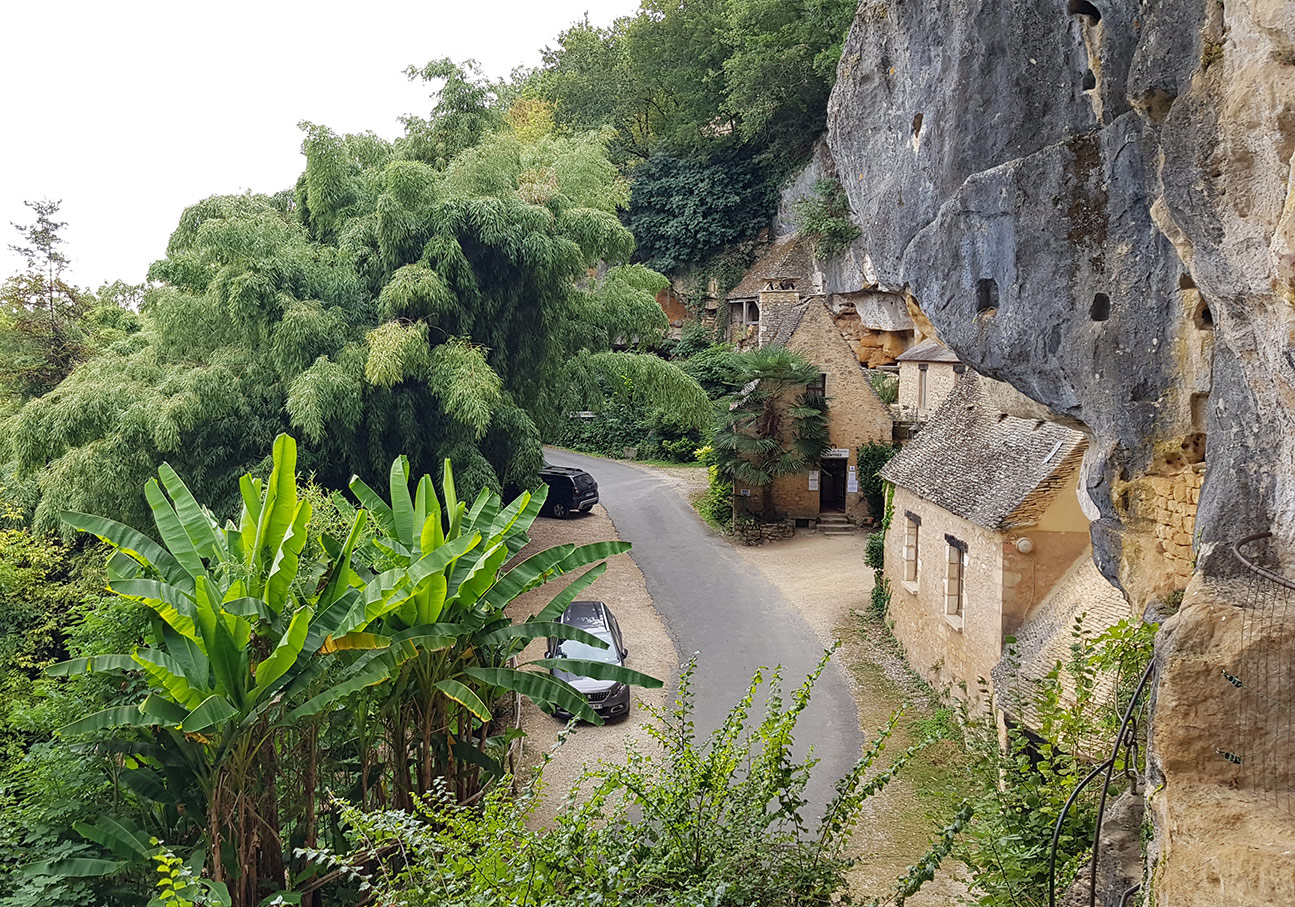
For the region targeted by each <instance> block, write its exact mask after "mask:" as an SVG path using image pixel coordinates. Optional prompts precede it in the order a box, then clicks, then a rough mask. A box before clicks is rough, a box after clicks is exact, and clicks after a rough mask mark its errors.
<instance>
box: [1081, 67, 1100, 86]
mask: <svg viewBox="0 0 1295 907" xmlns="http://www.w3.org/2000/svg"><path fill="white" fill-rule="evenodd" d="M1079 84H1080V87H1081V88H1083V89H1084V91H1092V90H1093V89H1094V88H1096V87H1097V76H1095V75H1093V71H1092V70H1091V69H1090V70H1088V72H1086V73H1084V78H1083V81H1082V82H1080V83H1079Z"/></svg>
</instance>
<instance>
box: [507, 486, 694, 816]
mask: <svg viewBox="0 0 1295 907" xmlns="http://www.w3.org/2000/svg"><path fill="white" fill-rule="evenodd" d="M530 535H531V544H530V545H529V546H527V548H526V549H525V550H524V551H523V552H522V556H523V557H529V556H530V554H532V553H534V551H539V550H542V549H544V548H551V547H553V546H554V545H561V544H565V543H568V542H569V543H573V544H577V545H583V544H586V543H589V542H599V541H608V540H611V539H615V538H618V536H617V535H616V530H615V527H613V526H612V521H611V520H610V519H609V518H608V516H607V511H605V510H604V509H603V508H602V505H595V506H594V508H593V510H591V511H590V512H589V513H585V514H577V515H576V516H573V517H571V518H569V519H565V520H555V519H550V518H548V517H540V518H539V519H537V520H536V521H535V523H534V525H533V526H532V527H531V532H530ZM565 585H566V580H565V578H563V577H558V578H557V579H553V580H550V581H549V582H548V583H546V584H545V585H543V586H541V587H540V588H539V589H536V590H534V591H532V592H529V593H527V594H526V595H524V596H522V597H521V598H519V599H517V600H516V601H515V602H513V603H512V605H510V606H509V608H508V613H509V614H510V616H512V617H513V618H514V619H515V620H524V619H525V618H526V617H528V616H529V615H531V614H535V613H537V612H538V611H539V610H540V609H541V608H543V607H544V606H545V605H546V604H548V603H549V601H550V600H551V599H552V598H553V596H555V595H556V594H557V593H558V592H559V591H560V590H561V589H562V588H563V587H564V586H565ZM580 598H581V599H596V600H599V601H603V602H606V603H607V605H608V607H610V608H611V609H612V612H613V613H614V614H615V615H616V619H617V620H618V621H619V622H620V625H621V632H622V633H623V634H624V637H625V646H626V648H628V649H629V653H630V654H629V657H628V658H626V660H625V662H626V665H627V667H630V668H633V669H634V670H636V671H642V672H643V673H645V674H650V675H651V676H653V677H656V678H659V679H661V680H664V681H665V683H666V685H665V687H664V688H662V689H659V690H643V689H639V688H637V687H636V688H634V689H633V693H632V696H633V700H632V702H631V705H630V712H629V715H628V716H627V717H626V718H624V719H622V720H620V721H616V722H612V723H608V724H606V725H603V726H601V727H596V726H593V725H588V724H583V723H582V724H580V725H578V726H577V728H576V731H575V733H573V734H571V735H570V736H569V737H568V738H567V740H566V742H565V743H564V744H563V745H562V747H561V748H560V749H559V750H558V752H557V754H556V755H555V757H554V759H553V761H552V762H551V763H549V766H548V768H547V769H546V770H545V791H544V798H543V801H542V802H541V805H540V807H539V809H538V810H537V811H536V815H535V817H534V820H533V821H534V823H535V824H536V825H537V826H538V825H542V824H544V823H546V822H548V821H549V820H550V819H551V818H552V817H553V815H554V814H555V813H556V811H557V808H558V806H559V804H561V802H562V800H563V798H564V797H565V796H566V794H567V792H568V791H569V790H570V789H571V787H572V785H573V784H574V782H575V781H576V780H578V779H579V777H580V775H581V774H582V772H583V771H584V768H585V766H586V765H593V764H596V763H597V762H598V761H599V760H608V761H611V762H616V761H618V760H620V759H622V758H623V756H624V753H625V740H626V738H632V739H634V740H635V741H636V742H637V743H639V744H640V745H642V746H644V747H645V748H646V746H647V744H648V743H649V741H650V739H651V738H649V737H648V735H647V732H646V730H645V728H646V725H647V723H648V721H649V720H650V716H649V715H648V713H647V710H646V709H644V708H643V704H644V703H650V704H652V705H655V706H661V705H664V704H665V702H666V700H667V696H668V695H670V693H671V692H672V690H673V687H674V681H675V678H676V675H677V674H678V671H679V657H678V655H677V653H676V652H675V648H674V644H673V643H671V641H670V637H669V636H668V635H667V633H666V629H665V625H664V624H663V623H662V622H661V619H660V618H659V617H658V616H657V613H656V611H654V610H653V608H652V598H651V596H649V595H648V591H647V587H646V586H645V585H644V582H643V574H642V573H641V572H639V568H638V567H637V565H635V563H634V561H633V560H632V559H631V557H630V556H629V555H628V554H622V555H618V556H617V557H614V558H611V559H610V560H608V562H607V572H606V573H604V574H603V575H602V576H600V577H599V578H598V579H597V580H596V581H595V582H594V584H593V585H592V586H590V587H589V588H588V589H586V590H585V591H584V592H582V593H580ZM543 657H544V641H543V640H542V639H541V640H536V641H535V642H533V643H532V644H531V645H530V646H528V647H527V648H526V650H525V651H524V652H523V653H522V659H521V660H522V661H526V660H529V659H531V658H543ZM563 727H565V723H564V722H562V721H560V720H559V719H557V718H554V717H552V716H549V715H546V714H544V713H543V712H541V711H540V710H539V709H538V708H536V707H535V706H534V705H533V704H531V703H530V702H529V701H525V700H523V705H522V729H523V730H525V731H526V734H527V739H526V749H525V757H524V760H523V764H524V766H525V767H526V768H527V769H529V768H531V767H533V766H535V765H536V764H538V763H539V761H540V758H541V757H542V756H543V754H544V753H545V752H547V751H548V750H550V749H552V747H553V745H554V743H555V742H556V740H557V736H558V733H559V732H560V731H561V730H562V728H563ZM523 777H525V776H523Z"/></svg>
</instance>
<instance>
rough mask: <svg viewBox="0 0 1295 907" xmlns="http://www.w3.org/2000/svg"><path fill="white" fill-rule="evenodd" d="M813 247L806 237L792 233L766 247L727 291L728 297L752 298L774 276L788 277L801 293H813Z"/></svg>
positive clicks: (757, 294)
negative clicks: (811, 283) (736, 282)
mask: <svg viewBox="0 0 1295 907" xmlns="http://www.w3.org/2000/svg"><path fill="white" fill-rule="evenodd" d="M813 258H814V256H813V250H812V248H811V243H810V241H809V240H808V239H806V238H804V237H802V236H798V235H792V236H789V237H787V238H785V239H780V240H778V241H777V242H775V243H773V244H772V245H771V246H769V248H768V249H766V250H765V252H764V254H763V255H761V256H760V257H759V258H758V259H757V260H756V262H755V264H753V265H751V267H750V268H748V269H747V272H746V274H745V276H743V278H742V281H741V282H740V283H739V284H738V285H737V286H735V287H734V288H733V289H731V290H729V292H728V298H729V299H754V298H755V297H757V296H759V295H760V291H761V290H763V289H764V285H765V282H766V281H768V280H770V279H775V278H788V277H789V278H791V279H793V280H795V281H796V289H797V290H799V291H800V292H801V293H802V294H808V293H810V292H812V287H811V286H810V280H811V275H812V274H813Z"/></svg>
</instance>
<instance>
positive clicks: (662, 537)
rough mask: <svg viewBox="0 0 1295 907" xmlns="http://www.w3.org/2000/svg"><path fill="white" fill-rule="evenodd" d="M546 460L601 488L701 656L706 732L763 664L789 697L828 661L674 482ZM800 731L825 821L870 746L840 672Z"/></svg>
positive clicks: (616, 467)
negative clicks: (778, 671)
mask: <svg viewBox="0 0 1295 907" xmlns="http://www.w3.org/2000/svg"><path fill="white" fill-rule="evenodd" d="M545 454H546V456H547V458H548V461H549V462H550V463H553V464H554V465H556V466H578V467H580V468H582V469H585V470H588V471H589V473H590V474H591V475H593V477H594V478H595V479H597V480H598V493H599V499H600V502H601V503H602V505H603V506H604V507H605V508H606V509H607V513H608V514H609V515H610V516H611V518H612V522H613V523H614V524H615V526H616V531H617V533H618V534H619V535H620V537H621V538H622V539H624V540H626V541H628V542H632V543H633V545H634V548H633V550H632V551H631V552H630V554H631V555H632V556H633V558H634V561H635V563H637V564H638V566H639V569H640V570H642V571H643V576H644V578H645V579H646V581H647V589H648V592H649V593H650V594H651V596H652V602H653V605H654V606H655V608H656V610H657V613H658V614H660V615H661V618H662V619H663V620H664V621H665V624H666V628H667V630H668V631H669V633H670V636H671V638H672V639H673V640H674V643H675V646H676V648H677V649H678V650H679V654H680V657H681V658H687V657H688V656H689V655H690V654H691V653H693V652H698V653H699V656H698V662H697V671H696V674H695V677H696V681H695V687H694V688H695V690H696V692H697V698H696V714H695V715H694V720H695V721H696V724H697V729H698V731H699V732H701V733H703V734H705V733H708V732H709V731H711V730H713V729H714V728H716V727H718V726H719V724H720V722H721V721H723V719H724V717H725V716H726V715H727V714H728V711H729V709H730V708H731V707H732V706H733V704H734V703H736V702H737V701H738V699H740V698H741V696H742V695H743V694H744V693H745V692H746V687H747V685H748V684H749V683H750V680H751V675H752V674H754V673H755V671H756V669H757V668H760V667H761V666H767V667H772V666H773V665H776V664H781V665H782V666H783V670H784V678H785V679H784V682H783V690H784V692H785V693H790V692H791V691H792V690H794V689H795V688H796V687H797V686H799V685H800V683H801V681H803V680H804V678H805V675H806V674H807V673H809V671H810V670H812V669H813V667H814V665H815V664H816V663H817V662H818V659H819V658H820V657H822V654H823V647H822V644H821V643H820V642H819V639H818V637H817V636H815V635H814V633H813V631H812V630H810V628H809V627H808V626H807V625H806V624H805V622H804V621H803V620H802V619H801V617H800V615H799V614H798V613H797V612H796V610H795V609H794V608H793V607H792V605H791V604H790V603H789V602H788V601H787V600H786V599H785V598H784V597H783V595H782V593H780V592H779V591H778V590H777V589H776V588H774V587H773V586H772V585H770V584H769V583H768V582H767V581H766V580H765V579H764V578H763V577H762V576H760V575H758V574H756V573H754V572H753V571H752V570H751V569H750V567H749V566H747V565H746V564H745V563H744V562H743V561H742V559H741V558H740V557H739V556H738V555H737V554H736V553H735V552H734V551H733V550H732V548H731V547H730V546H729V544H728V543H727V542H725V541H724V540H722V539H719V538H716V537H715V535H714V534H713V533H712V532H711V531H710V529H709V528H708V527H707V526H706V524H705V523H703V522H702V521H701V519H700V517H698V516H697V514H696V512H695V511H694V510H693V509H692V507H691V506H690V505H689V504H688V502H687V501H685V500H684V499H683V497H682V495H680V494H679V493H678V492H677V491H675V489H674V487H673V486H672V485H671V484H670V483H669V482H668V481H666V480H665V479H662V478H661V477H659V476H657V475H655V474H654V473H652V472H650V471H648V470H646V469H642V468H639V467H635V466H629V465H627V464H624V463H618V462H616V461H614V460H602V459H598V458H595V457H585V456H581V455H580V454H574V453H570V452H568V451H560V450H552V449H548V450H546V451H545ZM609 604H612V606H613V608H614V607H615V605H614V603H611V602H609ZM626 643H627V645H629V646H630V647H632V646H633V645H634V641H633V640H626ZM757 716H758V713H757ZM797 730H798V733H797V735H796V737H797V750H798V752H801V753H803V752H804V749H805V747H806V746H807V745H809V744H812V745H813V747H814V754H815V756H817V757H818V758H819V759H820V760H821V761H820V762H819V764H818V766H816V768H815V770H814V773H813V776H812V778H811V781H810V786H809V789H808V791H807V797H808V799H809V802H810V804H811V807H814V808H813V809H812V810H811V814H814V815H817V814H818V812H820V811H821V807H822V806H823V805H824V804H826V803H827V801H828V799H829V798H830V797H831V794H832V784H833V783H834V782H835V781H836V779H837V778H839V777H841V776H842V775H844V774H845V773H846V772H847V771H849V769H850V767H851V766H853V765H854V763H855V761H856V760H857V759H858V758H859V753H860V749H861V747H862V745H863V738H862V735H861V733H860V731H859V718H858V712H857V711H856V709H855V704H854V697H853V696H852V695H851V693H850V690H849V688H848V687H847V685H846V680H845V673H844V671H843V669H841V668H840V667H838V666H837V665H836V664H829V665H828V667H827V670H826V671H824V673H823V676H822V677H821V678H819V681H818V684H817V686H816V687H815V689H814V696H813V699H812V700H811V702H810V705H809V708H808V709H806V711H805V714H804V715H803V716H802V717H801V719H800V723H799V725H798V728H797Z"/></svg>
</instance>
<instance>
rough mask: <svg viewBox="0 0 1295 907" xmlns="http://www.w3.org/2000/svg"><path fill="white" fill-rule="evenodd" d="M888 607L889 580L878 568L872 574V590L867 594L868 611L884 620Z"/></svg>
mask: <svg viewBox="0 0 1295 907" xmlns="http://www.w3.org/2000/svg"><path fill="white" fill-rule="evenodd" d="M889 608H890V580H888V579H886V575H885V574H884V573H882V572H881V571H880V570H876V571H874V572H873V574H872V592H871V594H870V595H869V596H868V613H869V614H870V615H871V616H873V617H875V618H877V619H878V620H884V619H885V617H886V612H887V610H888V609H889Z"/></svg>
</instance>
